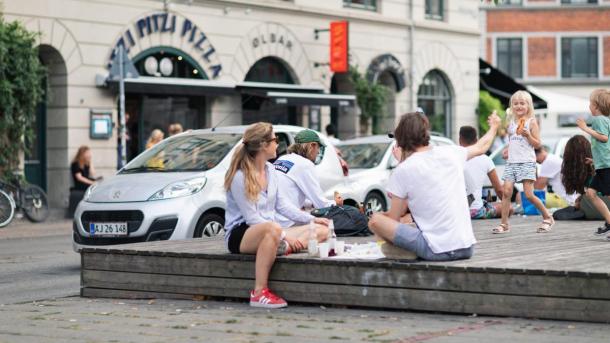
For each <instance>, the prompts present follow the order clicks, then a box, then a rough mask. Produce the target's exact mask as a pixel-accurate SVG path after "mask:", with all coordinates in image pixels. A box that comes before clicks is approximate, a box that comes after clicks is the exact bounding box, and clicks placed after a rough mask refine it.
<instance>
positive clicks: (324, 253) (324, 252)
mask: <svg viewBox="0 0 610 343" xmlns="http://www.w3.org/2000/svg"><path fill="white" fill-rule="evenodd" d="M318 252H319V253H320V258H325V257H328V243H326V242H325V243H319V244H318Z"/></svg>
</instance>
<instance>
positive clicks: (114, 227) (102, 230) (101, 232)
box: [89, 223, 127, 236]
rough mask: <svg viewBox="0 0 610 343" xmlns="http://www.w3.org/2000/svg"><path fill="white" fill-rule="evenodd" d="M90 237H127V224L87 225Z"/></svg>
mask: <svg viewBox="0 0 610 343" xmlns="http://www.w3.org/2000/svg"><path fill="white" fill-rule="evenodd" d="M89 233H90V234H91V236H127V223H89Z"/></svg>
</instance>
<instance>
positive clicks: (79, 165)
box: [70, 145, 96, 191]
mask: <svg viewBox="0 0 610 343" xmlns="http://www.w3.org/2000/svg"><path fill="white" fill-rule="evenodd" d="M70 171H71V174H72V180H73V181H74V189H76V190H80V191H84V190H86V189H87V188H88V187H89V186H91V185H92V184H94V183H95V181H96V179H95V178H94V175H95V169H94V168H93V164H92V163H91V149H89V147H88V146H86V145H82V146H81V147H79V148H78V151H77V152H76V155H74V159H72V164H71V165H70Z"/></svg>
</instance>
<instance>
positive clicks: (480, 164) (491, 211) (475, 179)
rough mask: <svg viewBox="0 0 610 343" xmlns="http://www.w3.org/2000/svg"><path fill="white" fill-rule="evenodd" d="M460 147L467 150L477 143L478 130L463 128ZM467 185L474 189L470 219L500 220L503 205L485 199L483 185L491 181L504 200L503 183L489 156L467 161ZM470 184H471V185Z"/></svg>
mask: <svg viewBox="0 0 610 343" xmlns="http://www.w3.org/2000/svg"><path fill="white" fill-rule="evenodd" d="M459 143H460V146H462V147H464V148H467V147H469V146H471V145H474V144H476V143H477V130H476V129H475V128H474V127H472V126H462V127H461V128H460V137H459ZM464 172H465V173H466V179H465V180H466V185H467V186H468V187H467V188H468V189H472V192H473V195H474V201H473V202H472V204H470V218H472V219H489V218H500V215H501V210H502V204H500V203H492V202H488V201H487V200H484V199H483V185H484V184H485V181H486V180H487V179H489V181H491V185H492V186H493V188H494V190H495V191H496V194H497V195H498V198H499V199H502V182H500V178H499V177H498V174H497V173H496V166H495V165H494V163H493V161H492V160H491V158H489V156H487V155H485V154H483V155H479V156H476V157H474V158H471V159H469V160H468V161H466V166H465V168H464ZM469 183H471V184H470V185H469Z"/></svg>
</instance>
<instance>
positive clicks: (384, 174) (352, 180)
mask: <svg viewBox="0 0 610 343" xmlns="http://www.w3.org/2000/svg"><path fill="white" fill-rule="evenodd" d="M395 144H396V141H395V140H393V139H391V138H389V137H388V136H387V135H376V136H369V137H361V138H355V139H350V140H346V141H342V142H341V143H340V144H338V145H337V148H338V149H339V150H340V151H341V156H342V157H343V159H344V160H345V162H347V165H348V166H349V176H348V179H349V181H348V183H349V189H350V192H352V193H355V194H361V195H362V196H361V197H363V198H364V201H363V202H364V205H365V206H367V207H370V208H371V210H373V211H374V212H379V211H386V210H387V209H388V206H389V203H390V199H389V197H388V195H387V191H386V188H387V185H388V180H389V179H390V173H391V172H392V169H393V168H394V167H396V165H397V164H398V161H396V159H395V158H394V156H392V148H393V147H394V145H395ZM430 144H431V145H433V146H442V145H455V143H453V141H451V140H450V139H448V138H445V137H441V136H436V135H432V136H431V137H430Z"/></svg>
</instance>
